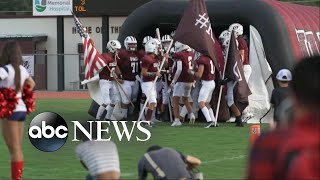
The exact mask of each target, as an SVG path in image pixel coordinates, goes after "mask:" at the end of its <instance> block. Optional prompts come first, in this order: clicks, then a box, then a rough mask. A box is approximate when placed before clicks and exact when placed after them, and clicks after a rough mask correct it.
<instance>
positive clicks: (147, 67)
mask: <svg viewBox="0 0 320 180" xmlns="http://www.w3.org/2000/svg"><path fill="white" fill-rule="evenodd" d="M159 45H160V42H159V41H158V40H157V39H151V40H149V41H148V42H147V43H146V44H145V51H146V53H147V54H146V55H144V56H143V58H142V63H141V76H142V83H141V88H142V93H143V94H145V96H146V97H149V101H148V104H149V105H148V109H147V113H146V116H145V119H146V120H147V121H151V118H152V113H153V110H154V108H155V107H156V104H157V92H156V88H155V87H153V86H154V83H153V82H154V80H155V79H156V76H160V71H159V69H158V68H159V62H158V58H157V55H158V54H159Z"/></svg>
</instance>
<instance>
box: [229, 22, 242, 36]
mask: <svg viewBox="0 0 320 180" xmlns="http://www.w3.org/2000/svg"><path fill="white" fill-rule="evenodd" d="M228 30H229V31H230V32H231V31H232V30H233V31H234V35H235V36H236V38H237V37H238V36H240V35H242V34H243V26H242V25H241V24H239V23H233V24H231V25H230V26H229V29H228Z"/></svg>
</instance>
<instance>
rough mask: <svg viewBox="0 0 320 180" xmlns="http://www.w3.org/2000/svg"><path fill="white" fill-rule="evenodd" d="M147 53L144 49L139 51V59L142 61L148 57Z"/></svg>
mask: <svg viewBox="0 0 320 180" xmlns="http://www.w3.org/2000/svg"><path fill="white" fill-rule="evenodd" d="M146 54H147V53H146V51H145V50H143V49H140V50H139V51H138V54H137V55H138V58H139V60H140V61H141V60H142V58H143V57H144V55H146Z"/></svg>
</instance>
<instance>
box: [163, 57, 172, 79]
mask: <svg viewBox="0 0 320 180" xmlns="http://www.w3.org/2000/svg"><path fill="white" fill-rule="evenodd" d="M172 66H173V59H171V58H169V59H168V66H167V67H165V68H162V69H165V70H166V71H167V72H168V73H166V77H167V84H168V85H170V84H171V81H172V78H173V77H172V72H169V69H170V68H172ZM162 81H163V82H165V79H164V76H162Z"/></svg>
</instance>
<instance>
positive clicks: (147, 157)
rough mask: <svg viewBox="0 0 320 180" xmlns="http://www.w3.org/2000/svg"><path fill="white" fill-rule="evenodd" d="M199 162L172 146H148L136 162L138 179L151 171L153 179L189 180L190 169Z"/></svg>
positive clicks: (142, 178)
mask: <svg viewBox="0 0 320 180" xmlns="http://www.w3.org/2000/svg"><path fill="white" fill-rule="evenodd" d="M200 164H201V161H200V159H198V158H196V157H193V156H189V155H187V156H186V155H184V154H182V153H181V152H179V151H177V150H175V149H172V148H162V147H160V146H158V145H153V146H150V147H149V148H148V150H147V152H146V153H145V154H144V156H142V157H141V159H140V160H139V163H138V176H139V178H138V179H139V180H145V179H147V175H148V173H151V174H152V176H153V179H155V180H160V179H177V180H178V179H184V180H191V175H190V173H189V171H190V170H192V169H194V168H196V167H197V166H199V165H200Z"/></svg>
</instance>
